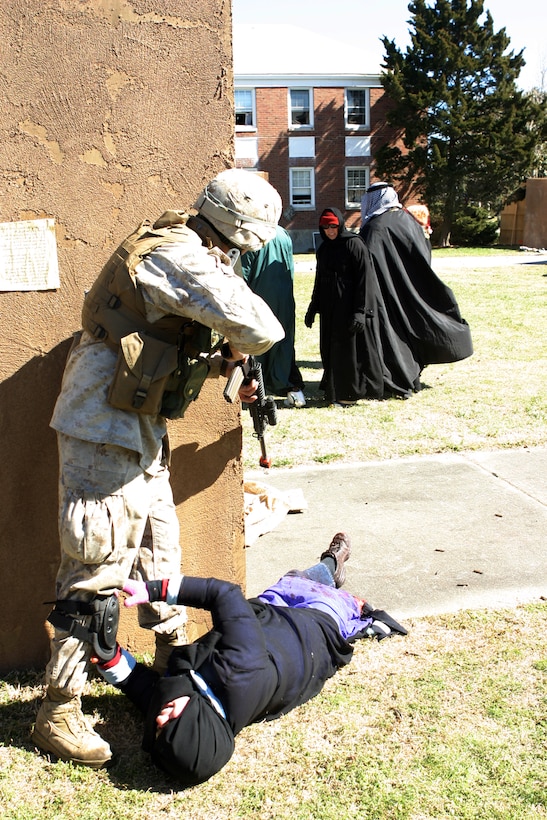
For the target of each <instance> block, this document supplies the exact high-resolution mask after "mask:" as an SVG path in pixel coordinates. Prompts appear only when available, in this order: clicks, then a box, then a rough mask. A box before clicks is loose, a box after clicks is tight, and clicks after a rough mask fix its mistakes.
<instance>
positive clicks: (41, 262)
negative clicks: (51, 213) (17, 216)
mask: <svg viewBox="0 0 547 820" xmlns="http://www.w3.org/2000/svg"><path fill="white" fill-rule="evenodd" d="M59 285H60V282H59V263H58V260H57V243H56V241H55V220H53V219H27V220H23V221H21V222H0V290H53V289H55V288H58V287H59Z"/></svg>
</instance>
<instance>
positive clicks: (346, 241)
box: [304, 208, 370, 406]
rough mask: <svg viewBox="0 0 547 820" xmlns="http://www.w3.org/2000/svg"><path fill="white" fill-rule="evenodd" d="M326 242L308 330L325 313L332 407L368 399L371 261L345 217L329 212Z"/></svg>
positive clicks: (322, 227) (322, 343) (326, 382)
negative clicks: (367, 270)
mask: <svg viewBox="0 0 547 820" xmlns="http://www.w3.org/2000/svg"><path fill="white" fill-rule="evenodd" d="M319 233H320V234H321V239H322V240H323V241H322V243H321V245H320V246H319V248H318V249H317V254H316V256H317V269H316V275H315V283H314V287H313V293H312V297H311V301H310V304H309V307H308V310H307V312H306V317H305V320H304V321H305V324H306V327H311V326H312V325H313V322H314V320H315V317H316V315H319V323H320V324H319V350H320V354H321V362H322V364H323V378H322V379H321V383H320V386H319V387H320V390H323V391H324V393H325V398H326V400H327V402H328V403H329V404H334V405H336V406H345V405H350V404H355V402H356V401H357V399H360V398H364V397H365V396H366V395H367V378H368V376H367V370H368V371H369V370H370V369H369V368H367V351H366V346H365V344H364V339H363V332H364V329H365V298H366V296H365V257H366V249H365V247H364V246H363V243H362V242H361V240H360V239H359V237H358V236H357V235H356V234H354V233H352V232H351V231H349V230H348V229H347V228H346V226H345V222H344V218H343V216H342V213H341V212H340V211H339V210H338V209H337V208H327V209H325V210H324V211H323V213H322V214H321V217H320V219H319Z"/></svg>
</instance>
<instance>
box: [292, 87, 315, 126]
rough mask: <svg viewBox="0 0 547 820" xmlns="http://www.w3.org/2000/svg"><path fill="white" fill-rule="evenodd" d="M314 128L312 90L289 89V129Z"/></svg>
mask: <svg viewBox="0 0 547 820" xmlns="http://www.w3.org/2000/svg"><path fill="white" fill-rule="evenodd" d="M312 127H313V94H312V90H311V88H289V128H312Z"/></svg>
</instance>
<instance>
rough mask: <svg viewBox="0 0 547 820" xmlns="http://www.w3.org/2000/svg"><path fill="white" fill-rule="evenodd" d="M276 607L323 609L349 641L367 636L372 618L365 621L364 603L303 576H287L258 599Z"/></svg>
mask: <svg viewBox="0 0 547 820" xmlns="http://www.w3.org/2000/svg"><path fill="white" fill-rule="evenodd" d="M258 600H259V601H262V602H263V603H265V604H271V605H272V606H287V607H292V608H294V609H319V610H321V612H326V613H327V615H330V616H331V618H333V619H334V620H335V621H336V625H337V626H338V629H339V630H340V635H341V636H342V637H343V638H344V639H345V640H346V641H347V640H351V638H354V637H355V636H356V635H357V634H359V633H360V632H363V630H364V629H366V628H367V626H370V624H371V623H372V618H364V619H363V620H361V608H362V606H363V601H362V600H359V599H358V598H355V596H354V595H350V593H349V592H344V591H343V590H341V589H336V588H335V587H330V586H325V584H321V583H319V582H317V581H313V580H310V579H309V578H304V577H302V576H301V575H284V576H283V577H282V578H280V579H279V581H278V582H277V583H276V584H274V585H273V586H271V587H268V589H266V590H264V592H262V593H261V595H259V596H258Z"/></svg>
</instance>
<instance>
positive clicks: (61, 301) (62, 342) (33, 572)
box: [0, 0, 244, 670]
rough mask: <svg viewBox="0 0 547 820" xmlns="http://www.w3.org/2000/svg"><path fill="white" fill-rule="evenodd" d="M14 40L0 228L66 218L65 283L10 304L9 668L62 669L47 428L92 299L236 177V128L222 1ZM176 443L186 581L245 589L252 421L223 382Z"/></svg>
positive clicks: (57, 15)
mask: <svg viewBox="0 0 547 820" xmlns="http://www.w3.org/2000/svg"><path fill="white" fill-rule="evenodd" d="M0 42H1V44H2V45H1V47H0V48H1V54H2V57H1V62H0V66H1V67H0V179H1V187H0V222H14V221H20V220H26V219H35V218H43V217H48V218H53V219H54V220H55V226H56V239H57V247H58V257H59V266H60V278H61V285H60V287H59V288H58V289H57V290H54V291H40V292H38V291H34V292H7V291H5V292H0V314H1V316H2V336H1V340H0V348H1V351H0V437H1V438H0V440H1V442H2V469H1V477H0V565H1V567H2V596H0V669H2V670H6V669H10V668H18V667H19V668H22V667H29V666H34V665H36V666H40V665H42V664H43V663H44V662H45V661H46V660H47V657H48V642H47V632H46V629H45V626H44V620H45V617H46V615H47V613H48V611H49V606H47V605H46V606H44V603H43V602H44V601H51V600H52V599H53V598H54V594H55V593H54V579H55V573H56V569H57V564H58V539H57V475H58V470H57V453H56V441H55V436H54V434H53V432H52V431H51V429H50V428H49V426H48V425H49V420H50V417H51V412H52V408H53V404H54V402H55V398H56V396H57V394H58V391H59V386H60V379H61V376H62V371H63V366H64V361H65V358H66V354H67V351H68V348H69V345H70V336H71V334H72V333H73V332H74V331H75V330H77V329H78V327H79V324H80V310H81V303H82V295H83V292H84V290H85V289H86V288H88V287H89V286H90V284H91V283H92V281H93V279H94V278H95V276H96V275H97V273H98V271H99V270H100V268H101V266H102V264H103V263H104V262H105V260H106V259H107V257H108V256H109V255H110V253H111V251H112V250H113V249H114V248H115V246H117V245H118V244H119V242H120V241H121V240H122V239H123V238H124V237H125V236H126V235H127V234H128V233H129V232H130V231H131V230H132V229H133V228H134V227H135V226H136V225H137V224H138V223H139V222H140V221H141V220H142V219H144V218H146V217H150V218H155V217H157V216H158V215H159V214H160V213H162V212H163V211H164V210H166V209H167V208H188V207H189V206H191V205H192V203H193V201H194V198H195V196H196V194H197V193H198V192H199V190H200V189H201V187H202V186H203V184H204V183H205V182H206V181H207V180H208V179H210V178H211V177H212V176H214V174H216V173H217V172H218V171H220V170H222V169H223V168H225V167H229V166H231V165H233V162H232V158H233V127H234V126H233V115H232V108H233V107H232V68H231V66H232V51H231V48H232V46H231V19H230V5H229V3H226V2H225V0H201V2H200V3H199V4H198V3H194V4H188V3H185V2H182V0H161V2H159V0H79V2H77V3H75V2H74V0H10V2H9V3H2V4H1V6H0ZM171 435H172V445H173V449H174V457H173V482H172V483H173V489H174V494H175V498H176V502H177V505H178V512H179V518H180V520H181V524H182V544H183V551H184V560H183V568H184V570H186V571H192V572H194V571H195V572H199V573H205V574H206V573H213V572H214V573H215V574H220V575H223V576H224V577H227V578H230V579H231V580H237V581H240V582H243V581H244V560H243V522H242V506H243V504H242V500H243V490H242V474H241V459H240V452H241V437H240V428H239V418H238V412H237V409H233V408H231V407H229V406H228V405H227V403H226V402H224V401H223V399H222V395H221V385H220V384H218V383H211V384H210V385H208V386H207V388H206V389H205V390H204V392H203V395H202V396H200V398H199V400H198V402H196V404H195V405H194V406H193V407H192V408H190V411H189V412H188V414H187V418H186V419H185V420H184V421H182V422H176V423H174V424H173V425H171ZM226 464H228V467H226ZM219 499H221V504H219V503H218V500H219ZM197 622H198V626H197V629H198V630H199V631H201V630H202V629H203V628H204V624H203V619H202V617H201V616H199V617H198V618H197ZM133 630H134V616H133V613H131V616H130V617H129V618H124V621H123V626H122V632H121V636H122V640H125V639H127V640H128V641H129V642H130V644H131V646H132V647H133V648H136V649H143V648H145V642H144V641H143V639H142V632H141V631H133Z"/></svg>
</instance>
